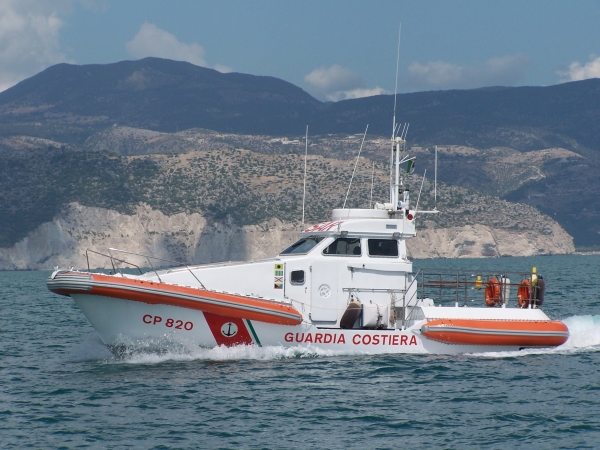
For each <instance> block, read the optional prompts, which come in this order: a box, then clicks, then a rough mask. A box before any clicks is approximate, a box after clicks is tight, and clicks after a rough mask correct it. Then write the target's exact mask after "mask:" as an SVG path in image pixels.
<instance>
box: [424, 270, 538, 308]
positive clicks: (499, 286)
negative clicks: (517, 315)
mask: <svg viewBox="0 0 600 450" xmlns="http://www.w3.org/2000/svg"><path fill="white" fill-rule="evenodd" d="M538 277H539V278H540V279H542V277H541V276H539V275H538V274H537V273H535V272H509V271H503V272H498V271H495V272H492V271H482V270H453V269H426V268H424V269H421V270H420V271H419V272H418V274H417V276H416V277H415V279H417V278H419V282H418V287H417V290H418V293H417V295H418V298H421V299H423V298H430V299H432V300H433V301H434V302H435V304H437V305H439V306H448V304H452V303H454V306H459V305H462V306H467V305H470V304H475V305H477V304H480V305H482V306H484V305H486V288H488V287H491V288H492V291H488V293H489V292H493V293H494V295H493V296H489V297H488V299H490V302H491V303H492V304H491V305H489V304H488V305H487V306H502V307H505V306H509V305H510V304H511V303H513V304H516V305H517V306H519V298H518V295H519V288H520V287H522V286H526V287H528V292H529V295H528V297H526V298H523V299H521V300H522V302H523V303H527V304H528V307H535V306H536V304H535V303H536V302H535V299H536V298H537V289H538V286H537V284H536V280H537V279H538ZM524 283H527V284H524Z"/></svg>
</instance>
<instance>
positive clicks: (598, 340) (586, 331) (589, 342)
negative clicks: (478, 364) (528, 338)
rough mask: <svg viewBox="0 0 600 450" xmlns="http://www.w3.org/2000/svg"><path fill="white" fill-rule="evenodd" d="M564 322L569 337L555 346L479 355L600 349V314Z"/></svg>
mask: <svg viewBox="0 0 600 450" xmlns="http://www.w3.org/2000/svg"><path fill="white" fill-rule="evenodd" d="M562 322H564V324H565V325H566V326H567V327H568V328H569V333H570V336H569V339H568V340H567V342H565V343H564V344H563V345H561V346H559V347H554V348H530V349H525V350H520V351H517V352H490V353H480V354H478V356H485V357H492V358H502V357H507V358H508V357H514V356H525V355H543V354H571V353H584V352H585V353H587V352H597V351H600V315H594V316H592V315H586V316H572V317H568V318H566V319H563V320H562Z"/></svg>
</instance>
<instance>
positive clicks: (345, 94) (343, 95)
mask: <svg viewBox="0 0 600 450" xmlns="http://www.w3.org/2000/svg"><path fill="white" fill-rule="evenodd" d="M389 93H390V92H389V91H386V90H385V89H383V88H380V87H379V86H377V87H374V88H357V89H351V90H348V91H336V92H333V93H331V94H328V95H327V99H328V100H331V101H332V102H337V101H339V100H349V99H351V98H363V97H372V96H374V95H382V94H389Z"/></svg>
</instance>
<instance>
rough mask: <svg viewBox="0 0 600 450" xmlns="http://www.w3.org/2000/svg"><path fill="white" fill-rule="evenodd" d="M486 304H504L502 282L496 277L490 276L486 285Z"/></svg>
mask: <svg viewBox="0 0 600 450" xmlns="http://www.w3.org/2000/svg"><path fill="white" fill-rule="evenodd" d="M485 304H486V305H488V306H496V305H501V304H502V299H501V298H500V283H498V280H497V279H496V278H490V279H489V280H488V282H487V286H486V287H485Z"/></svg>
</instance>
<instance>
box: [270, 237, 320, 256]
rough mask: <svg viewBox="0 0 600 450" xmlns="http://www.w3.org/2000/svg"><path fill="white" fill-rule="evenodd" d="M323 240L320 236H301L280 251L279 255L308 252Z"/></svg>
mask: <svg viewBox="0 0 600 450" xmlns="http://www.w3.org/2000/svg"><path fill="white" fill-rule="evenodd" d="M322 240H323V238H322V237H316V236H309V237H307V238H302V239H300V240H299V241H298V242H295V243H294V244H292V245H290V246H289V247H288V248H286V249H285V250H284V251H282V252H281V253H280V255H290V254H303V253H308V252H310V251H311V250H312V249H313V248H314V247H315V246H316V245H317V244H318V243H319V242H321V241H322Z"/></svg>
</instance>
